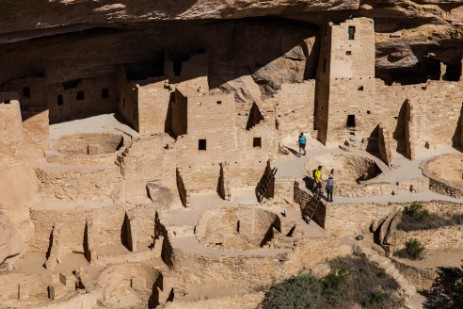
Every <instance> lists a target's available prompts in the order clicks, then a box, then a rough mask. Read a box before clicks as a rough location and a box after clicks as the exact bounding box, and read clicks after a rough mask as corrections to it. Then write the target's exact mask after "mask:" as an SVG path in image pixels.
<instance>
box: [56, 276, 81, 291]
mask: <svg viewBox="0 0 463 309" xmlns="http://www.w3.org/2000/svg"><path fill="white" fill-rule="evenodd" d="M76 280H77V279H76V277H75V276H74V275H66V274H63V273H60V274H59V281H60V282H61V283H62V284H63V285H64V286H65V287H66V288H67V289H68V290H71V291H73V290H75V289H76Z"/></svg>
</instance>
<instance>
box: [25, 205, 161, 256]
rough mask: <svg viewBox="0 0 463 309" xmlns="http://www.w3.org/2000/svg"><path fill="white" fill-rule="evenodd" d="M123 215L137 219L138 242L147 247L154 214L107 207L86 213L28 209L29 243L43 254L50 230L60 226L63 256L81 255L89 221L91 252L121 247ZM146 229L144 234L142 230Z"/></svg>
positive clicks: (145, 209)
mask: <svg viewBox="0 0 463 309" xmlns="http://www.w3.org/2000/svg"><path fill="white" fill-rule="evenodd" d="M126 211H128V212H129V213H131V214H133V215H135V216H136V217H137V218H138V217H140V219H141V221H140V225H138V226H137V227H136V228H135V231H136V232H138V233H137V236H139V237H138V239H139V240H140V241H141V242H142V243H145V244H146V243H149V241H150V240H151V236H154V210H153V209H150V208H147V207H146V208H145V207H135V208H132V209H130V208H129V209H127V207H126V206H118V205H110V206H106V207H99V208H94V209H88V210H85V211H80V210H72V209H71V210H69V209H59V210H50V209H43V210H41V209H32V210H31V218H32V221H33V222H34V225H35V237H34V239H33V241H32V242H31V248H32V249H33V250H34V251H39V252H44V253H45V252H47V249H48V246H49V243H50V233H51V232H52V230H53V226H57V225H61V226H62V227H63V228H62V229H61V234H62V235H61V245H62V246H63V247H64V248H65V250H64V252H70V251H71V250H75V251H77V252H83V244H84V232H85V225H86V222H87V221H88V220H91V221H92V223H93V224H92V227H91V228H92V230H91V231H89V236H90V237H91V239H89V242H91V244H92V248H98V247H100V246H106V245H115V244H121V241H122V239H121V231H122V229H123V224H124V218H125V214H126ZM145 228H146V231H145V230H143V229H145Z"/></svg>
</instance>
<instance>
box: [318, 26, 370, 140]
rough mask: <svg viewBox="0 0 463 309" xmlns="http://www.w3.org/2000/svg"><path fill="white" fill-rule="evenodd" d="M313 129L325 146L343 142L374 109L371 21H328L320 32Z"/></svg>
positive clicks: (366, 119)
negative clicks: (337, 22) (336, 22)
mask: <svg viewBox="0 0 463 309" xmlns="http://www.w3.org/2000/svg"><path fill="white" fill-rule="evenodd" d="M321 35H322V38H321V39H322V43H321V51H320V60H319V64H318V72H317V88H316V104H315V127H316V129H317V130H318V139H319V140H320V141H321V142H322V143H323V144H325V145H330V144H336V143H339V142H342V141H343V139H344V138H347V137H348V136H349V129H350V128H353V127H362V123H363V122H365V121H367V122H368V116H369V114H370V112H369V109H371V108H373V107H374V98H375V78H374V77H375V31H374V24H373V20H372V19H369V18H355V19H350V20H346V21H344V22H342V23H340V24H335V23H333V22H329V23H327V24H326V25H325V27H324V29H322V32H321Z"/></svg>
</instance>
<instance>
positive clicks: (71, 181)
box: [35, 165, 122, 200]
mask: <svg viewBox="0 0 463 309" xmlns="http://www.w3.org/2000/svg"><path fill="white" fill-rule="evenodd" d="M35 171H36V175H37V178H38V180H39V194H40V195H41V196H42V198H45V199H65V200H97V199H104V198H110V197H111V194H112V193H116V191H117V190H118V189H119V184H120V183H121V181H122V176H121V174H120V171H119V167H117V166H115V165H100V166H98V165H96V166H89V167H86V168H85V170H82V168H81V167H80V166H75V167H74V168H73V167H69V166H67V167H64V166H61V165H48V166H43V167H39V168H37V169H36V170H35Z"/></svg>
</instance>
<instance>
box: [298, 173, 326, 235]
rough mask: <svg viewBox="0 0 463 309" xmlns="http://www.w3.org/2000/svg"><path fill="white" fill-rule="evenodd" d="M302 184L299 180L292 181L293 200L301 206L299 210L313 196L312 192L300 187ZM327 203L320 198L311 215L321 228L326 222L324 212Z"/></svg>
mask: <svg viewBox="0 0 463 309" xmlns="http://www.w3.org/2000/svg"><path fill="white" fill-rule="evenodd" d="M301 186H304V185H303V184H301V183H299V182H295V183H294V201H295V202H296V203H298V204H299V205H300V206H301V210H302V209H303V208H304V207H305V206H306V205H307V203H308V202H309V201H310V200H311V199H312V198H313V195H312V193H309V192H308V191H304V190H303V189H301ZM327 208H328V205H327V204H326V203H325V201H323V200H320V201H319V205H318V208H317V210H316V212H315V214H314V216H313V218H312V219H313V220H314V221H315V222H316V223H317V224H318V225H320V226H321V227H322V228H325V224H326V212H327Z"/></svg>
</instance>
